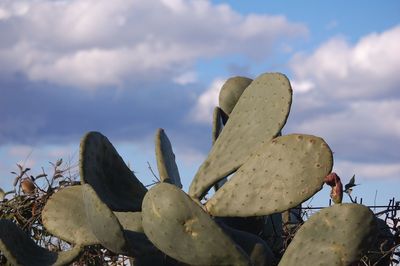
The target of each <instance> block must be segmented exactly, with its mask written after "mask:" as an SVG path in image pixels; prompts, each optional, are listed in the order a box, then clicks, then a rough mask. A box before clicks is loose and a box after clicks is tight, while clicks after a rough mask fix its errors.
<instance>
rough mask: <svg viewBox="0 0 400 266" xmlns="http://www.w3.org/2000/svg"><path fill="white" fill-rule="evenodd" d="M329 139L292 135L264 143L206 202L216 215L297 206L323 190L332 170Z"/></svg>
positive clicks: (250, 213) (264, 212)
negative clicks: (326, 178)
mask: <svg viewBox="0 0 400 266" xmlns="http://www.w3.org/2000/svg"><path fill="white" fill-rule="evenodd" d="M332 165H333V158H332V152H331V150H330V148H329V147H328V145H327V144H326V143H325V141H324V140H323V139H321V138H318V137H315V136H311V135H300V134H292V135H287V136H282V137H277V138H275V139H273V140H271V141H269V142H268V143H266V144H264V145H263V146H262V147H261V148H260V149H259V150H257V152H255V153H254V154H253V155H252V156H251V157H250V158H249V160H248V161H247V162H246V163H245V164H243V166H242V167H240V168H239V170H238V171H237V172H236V173H235V174H234V175H233V176H232V177H231V179H230V180H229V181H228V182H227V183H226V184H224V186H223V187H222V188H221V189H219V190H218V191H216V192H215V194H214V195H213V197H212V198H211V199H210V200H209V201H208V202H207V203H206V208H207V210H208V211H209V212H210V214H211V215H214V216H240V217H245V216H260V215H269V214H272V213H278V212H282V211H285V210H287V209H290V208H293V207H295V206H297V205H298V204H300V203H302V202H303V201H305V200H307V199H309V198H310V197H311V196H313V195H314V194H315V193H316V192H318V191H319V190H321V188H322V186H323V184H324V178H325V176H326V175H327V174H328V173H330V172H331V170H332Z"/></svg>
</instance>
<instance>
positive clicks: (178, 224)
mask: <svg viewBox="0 0 400 266" xmlns="http://www.w3.org/2000/svg"><path fill="white" fill-rule="evenodd" d="M142 216H143V218H142V222H143V229H144V232H145V234H146V235H147V237H148V238H149V239H150V241H151V242H153V243H154V245H155V246H156V247H157V248H159V249H160V250H161V251H163V252H164V253H165V254H167V255H169V256H171V257H173V258H175V259H177V260H179V261H181V262H184V263H188V264H191V265H249V261H248V257H247V255H246V254H245V253H244V251H243V250H242V249H241V248H240V247H238V246H237V245H236V244H235V243H234V242H233V241H232V240H231V239H230V238H229V237H228V236H227V235H226V234H225V233H224V232H223V231H222V229H221V228H220V227H219V226H218V225H217V224H216V223H215V222H214V221H213V220H212V219H211V218H210V217H209V215H208V214H207V213H206V212H205V211H204V210H203V209H202V208H201V206H199V205H198V204H197V203H196V202H195V201H193V200H192V199H191V198H190V197H189V196H188V195H186V194H185V193H184V192H183V191H182V190H180V189H179V188H177V187H176V186H173V185H171V184H168V183H160V184H157V185H155V186H154V187H152V188H151V189H150V190H149V191H148V192H147V194H146V196H145V197H144V200H143V206H142Z"/></svg>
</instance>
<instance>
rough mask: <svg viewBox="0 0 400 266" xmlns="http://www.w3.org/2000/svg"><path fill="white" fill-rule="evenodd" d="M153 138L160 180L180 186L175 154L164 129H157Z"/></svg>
mask: <svg viewBox="0 0 400 266" xmlns="http://www.w3.org/2000/svg"><path fill="white" fill-rule="evenodd" d="M155 140H156V141H155V142H156V158H157V168H158V172H159V174H160V179H161V181H162V182H168V183H170V184H173V185H175V186H177V187H179V188H182V183H181V178H180V176H179V171H178V167H177V165H176V162H175V154H174V152H173V150H172V146H171V142H170V141H169V139H168V136H167V134H165V132H164V129H162V128H159V129H158V130H157V133H156V138H155Z"/></svg>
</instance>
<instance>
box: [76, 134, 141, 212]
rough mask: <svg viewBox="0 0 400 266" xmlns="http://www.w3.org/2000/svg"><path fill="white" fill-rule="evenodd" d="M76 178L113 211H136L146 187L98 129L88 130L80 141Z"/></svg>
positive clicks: (138, 208) (138, 209)
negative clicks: (79, 178) (77, 174)
mask: <svg viewBox="0 0 400 266" xmlns="http://www.w3.org/2000/svg"><path fill="white" fill-rule="evenodd" d="M80 177H81V182H82V183H87V184H90V185H91V186H92V187H93V188H94V190H95V191H96V192H97V195H98V196H99V197H100V198H101V200H102V201H104V202H105V203H106V204H107V205H108V206H109V207H110V208H111V209H112V210H113V211H140V208H141V206H142V200H143V197H144V194H145V193H146V191H147V189H146V188H145V187H144V186H143V184H142V183H141V182H140V181H139V180H138V179H137V178H136V176H135V175H134V174H133V172H132V171H131V170H130V169H129V168H128V166H126V164H125V162H124V161H123V160H122V158H121V157H120V156H119V154H118V152H117V151H116V150H115V148H114V146H113V145H112V144H111V142H110V141H109V140H108V139H107V138H106V137H105V136H103V135H102V134H101V133H99V132H89V133H87V134H86V135H85V136H84V137H83V139H82V140H81V145H80Z"/></svg>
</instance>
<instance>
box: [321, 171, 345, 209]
mask: <svg viewBox="0 0 400 266" xmlns="http://www.w3.org/2000/svg"><path fill="white" fill-rule="evenodd" d="M325 183H326V184H327V185H329V186H331V187H332V189H331V193H330V196H331V199H332V201H333V202H334V203H336V204H339V203H342V199H343V184H342V181H340V177H339V176H338V175H337V174H336V173H330V174H329V175H327V176H326V177H325Z"/></svg>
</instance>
